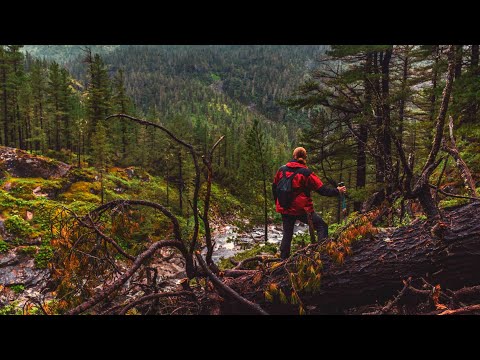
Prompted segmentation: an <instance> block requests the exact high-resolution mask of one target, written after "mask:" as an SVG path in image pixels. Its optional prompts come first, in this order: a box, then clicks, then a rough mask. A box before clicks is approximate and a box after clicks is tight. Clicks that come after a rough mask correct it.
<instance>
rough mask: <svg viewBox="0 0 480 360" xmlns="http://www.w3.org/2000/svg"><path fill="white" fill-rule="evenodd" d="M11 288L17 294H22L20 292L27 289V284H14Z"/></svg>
mask: <svg viewBox="0 0 480 360" xmlns="http://www.w3.org/2000/svg"><path fill="white" fill-rule="evenodd" d="M10 289H12V290H13V292H14V293H15V294H20V293H22V292H24V291H25V286H24V285H12V286H10Z"/></svg>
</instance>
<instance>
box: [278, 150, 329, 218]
mask: <svg viewBox="0 0 480 360" xmlns="http://www.w3.org/2000/svg"><path fill="white" fill-rule="evenodd" d="M286 165H287V166H288V167H290V168H305V169H308V167H307V166H306V165H303V164H300V163H299V162H298V161H296V160H291V161H290V162H288V163H287V164H286ZM291 174H293V172H291V171H288V170H287V171H286V175H287V177H289V176H290V175H291ZM282 176H283V172H282V171H280V170H279V171H277V174H276V175H275V179H274V181H273V183H274V184H275V186H276V185H277V184H278V181H279V180H280V179H281V178H282ZM292 187H293V189H294V193H293V195H294V200H293V202H292V204H291V205H290V208H288V209H284V208H282V207H281V205H280V203H279V202H278V199H277V200H276V201H275V202H276V211H277V212H279V213H281V214H288V215H303V214H306V213H310V212H313V211H314V209H313V201H312V198H311V197H310V196H307V194H305V190H306V192H307V193H309V192H310V191H317V192H319V193H320V194H322V195H326V196H337V195H338V190H337V189H327V188H324V187H323V182H322V180H320V178H319V177H318V176H317V175H315V174H314V173H313V172H312V173H310V175H308V176H305V175H304V174H298V173H297V174H296V175H295V177H294V178H293V179H292ZM320 189H322V191H320Z"/></svg>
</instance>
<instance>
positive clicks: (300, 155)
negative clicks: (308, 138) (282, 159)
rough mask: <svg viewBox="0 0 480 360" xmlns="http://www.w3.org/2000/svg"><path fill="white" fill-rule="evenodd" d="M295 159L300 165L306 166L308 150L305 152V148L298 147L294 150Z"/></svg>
mask: <svg viewBox="0 0 480 360" xmlns="http://www.w3.org/2000/svg"><path fill="white" fill-rule="evenodd" d="M293 158H294V159H295V160H297V161H298V162H299V163H300V164H304V165H305V164H306V163H307V150H305V149H304V148H303V147H297V148H296V149H295V150H293Z"/></svg>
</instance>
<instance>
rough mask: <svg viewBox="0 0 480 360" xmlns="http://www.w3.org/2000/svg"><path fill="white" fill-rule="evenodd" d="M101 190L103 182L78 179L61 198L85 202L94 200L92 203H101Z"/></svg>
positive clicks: (68, 200)
mask: <svg viewBox="0 0 480 360" xmlns="http://www.w3.org/2000/svg"><path fill="white" fill-rule="evenodd" d="M100 191H101V184H100V182H98V181H97V182H93V183H90V182H86V181H78V182H76V183H73V184H72V185H71V186H70V188H69V189H68V190H67V191H66V192H65V193H63V194H61V195H60V196H59V199H60V200H65V201H67V202H73V201H84V202H92V203H99V202H100V196H98V195H97V194H99V193H100Z"/></svg>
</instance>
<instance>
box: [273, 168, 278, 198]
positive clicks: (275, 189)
mask: <svg viewBox="0 0 480 360" xmlns="http://www.w3.org/2000/svg"><path fill="white" fill-rule="evenodd" d="M278 176H279V171H277V173H276V174H275V178H274V179H273V182H272V195H273V200H274V201H275V202H277V183H278Z"/></svg>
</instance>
